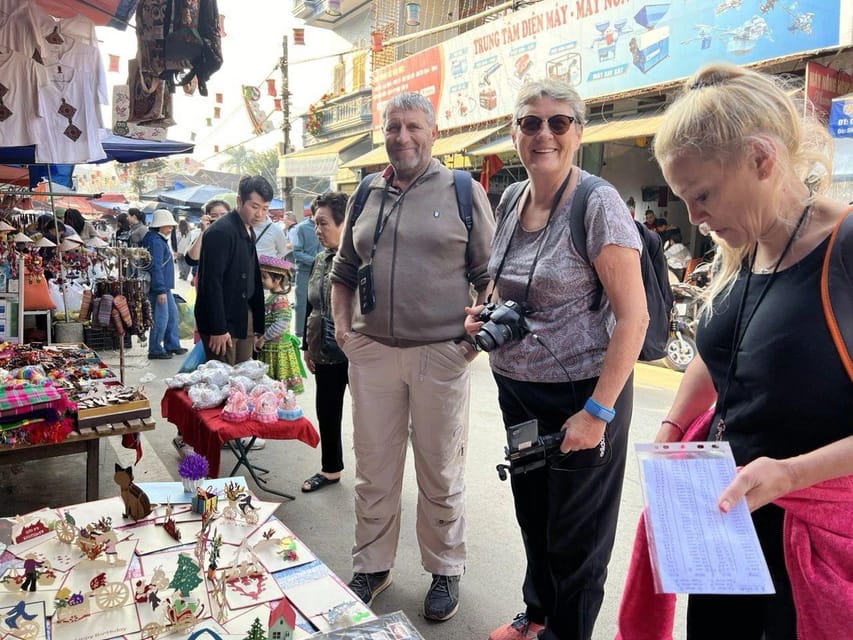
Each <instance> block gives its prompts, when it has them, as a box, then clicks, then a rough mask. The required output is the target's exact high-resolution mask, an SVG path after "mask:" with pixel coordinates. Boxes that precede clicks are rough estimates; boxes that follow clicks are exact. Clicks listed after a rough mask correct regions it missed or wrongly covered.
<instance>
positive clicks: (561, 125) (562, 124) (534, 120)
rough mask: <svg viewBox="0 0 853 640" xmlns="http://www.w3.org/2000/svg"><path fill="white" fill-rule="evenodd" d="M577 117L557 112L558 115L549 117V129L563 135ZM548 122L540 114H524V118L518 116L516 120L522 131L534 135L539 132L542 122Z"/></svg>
mask: <svg viewBox="0 0 853 640" xmlns="http://www.w3.org/2000/svg"><path fill="white" fill-rule="evenodd" d="M575 120H576V118H575V117H574V116H564V115H562V114H557V115H556V116H551V117H550V118H548V120H547V122H548V129H550V130H551V133H553V134H554V135H555V136H561V135H563V134H564V133H566V131H568V130H569V127H571V126H572V124H573V123H574V122H575ZM544 122H546V120H543V119H542V118H540V117H539V116H524V117H523V118H518V119H517V120H516V121H515V124H517V125H518V128H519V129H521V132H522V133H524V134H526V135H528V136H533V135H536V134H537V133H539V131H540V130H541V129H542V123H544Z"/></svg>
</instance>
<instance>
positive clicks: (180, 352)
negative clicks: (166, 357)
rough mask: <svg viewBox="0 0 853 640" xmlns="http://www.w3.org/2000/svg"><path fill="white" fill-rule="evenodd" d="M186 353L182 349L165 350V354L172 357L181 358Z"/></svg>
mask: <svg viewBox="0 0 853 640" xmlns="http://www.w3.org/2000/svg"><path fill="white" fill-rule="evenodd" d="M187 351H188V349H185V348H184V347H178V348H177V349H167V350H166V353H171V354H172V355H174V356H182V355H184V354H185V353H186V352H187Z"/></svg>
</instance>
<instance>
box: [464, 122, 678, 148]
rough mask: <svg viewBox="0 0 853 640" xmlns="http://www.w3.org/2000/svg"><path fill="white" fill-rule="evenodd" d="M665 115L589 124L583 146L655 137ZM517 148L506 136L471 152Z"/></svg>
mask: <svg viewBox="0 0 853 640" xmlns="http://www.w3.org/2000/svg"><path fill="white" fill-rule="evenodd" d="M662 120H663V114H654V115H646V116H636V117H633V118H620V119H618V120H610V121H608V122H595V123H592V124H588V125H586V126H585V127H584V130H583V140H582V141H581V142H582V143H583V144H593V143H595V142H610V141H611V140H622V139H623V138H639V137H642V136H653V135H654V134H655V132H657V130H658V127H659V126H660V123H661V121H662ZM514 151H515V147H514V146H513V144H512V138H511V137H510V136H504V137H502V138H500V139H498V140H495V141H494V142H491V143H489V144H486V145H483V146H482V147H477V148H476V149H473V150H471V151H469V152H468V153H469V155H472V156H479V157H485V156H491V155H504V154H507V153H513V152H514Z"/></svg>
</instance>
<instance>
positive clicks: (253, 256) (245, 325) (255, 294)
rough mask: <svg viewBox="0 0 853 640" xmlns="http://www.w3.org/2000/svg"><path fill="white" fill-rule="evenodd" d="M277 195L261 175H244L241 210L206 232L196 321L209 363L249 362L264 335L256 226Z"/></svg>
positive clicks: (199, 269)
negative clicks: (253, 226)
mask: <svg viewBox="0 0 853 640" xmlns="http://www.w3.org/2000/svg"><path fill="white" fill-rule="evenodd" d="M272 197H273V190H272V186H271V185H270V183H269V182H267V180H266V179H265V178H263V177H262V176H244V177H243V178H242V179H241V180H240V185H239V187H238V189H237V208H236V209H235V210H234V211H232V212H231V213H229V214H227V215H225V216H223V217H222V218H220V219H219V220H217V222H216V224H214V225H211V226H210V227H209V228H208V230H207V231H206V232H205V233H204V243H203V244H202V247H201V257H200V259H199V267H198V295H197V297H196V305H195V321H196V326H197V327H198V332H199V335H200V336H201V340H202V342H203V343H204V352H205V356H206V358H207V360H221V361H223V362H227V363H228V364H237V363H239V362H244V361H246V360H250V359H251V357H252V350H253V347H254V341H255V336H259V335H263V333H264V291H263V286H262V285H261V272H260V269H259V268H258V254H257V252H256V251H255V234H254V231H253V230H252V225H254V224H257V223H258V222H260V221H261V220H264V219H265V218H266V216H267V212H268V211H269V205H270V201H271V200H272Z"/></svg>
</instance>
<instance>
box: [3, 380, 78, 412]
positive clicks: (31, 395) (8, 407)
mask: <svg viewBox="0 0 853 640" xmlns="http://www.w3.org/2000/svg"><path fill="white" fill-rule="evenodd" d="M65 399H66V396H65V393H64V392H62V391H61V390H60V389H57V388H56V387H54V386H53V385H52V384H43V383H41V384H34V383H31V382H16V383H13V384H5V385H3V386H2V387H0V416H2V415H5V412H7V411H12V410H15V409H20V408H24V407H26V408H29V407H32V406H33V405H37V404H43V403H51V402H57V401H60V400H65Z"/></svg>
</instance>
